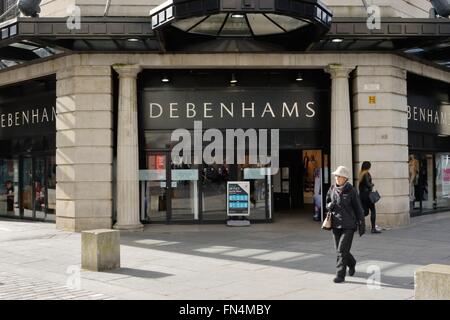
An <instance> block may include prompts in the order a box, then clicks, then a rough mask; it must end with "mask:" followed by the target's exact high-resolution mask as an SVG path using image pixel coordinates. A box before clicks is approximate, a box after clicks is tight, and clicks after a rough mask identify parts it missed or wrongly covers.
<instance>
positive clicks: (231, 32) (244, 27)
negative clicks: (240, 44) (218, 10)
mask: <svg viewBox="0 0 450 320" xmlns="http://www.w3.org/2000/svg"><path fill="white" fill-rule="evenodd" d="M220 35H221V36H250V35H251V32H250V28H249V27H248V24H247V20H245V17H244V15H238V16H236V17H234V16H233V15H230V16H228V19H227V22H226V23H225V26H224V27H223V29H222V32H220Z"/></svg>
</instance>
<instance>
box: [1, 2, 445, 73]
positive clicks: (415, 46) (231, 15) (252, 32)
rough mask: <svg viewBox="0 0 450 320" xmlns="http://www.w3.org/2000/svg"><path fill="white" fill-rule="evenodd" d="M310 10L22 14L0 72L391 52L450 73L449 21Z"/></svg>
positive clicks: (4, 47) (4, 29) (9, 33)
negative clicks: (70, 61) (123, 59)
mask: <svg viewBox="0 0 450 320" xmlns="http://www.w3.org/2000/svg"><path fill="white" fill-rule="evenodd" d="M188 2H189V1H188ZM298 2H299V3H300V2H302V1H298ZM189 3H190V2H189ZM208 3H209V1H208ZM218 3H219V4H220V3H222V2H218ZM233 3H234V1H233ZM236 3H239V4H241V1H239V2H236ZM242 3H243V4H245V1H244V2H242ZM271 3H274V4H275V6H276V4H277V2H274V1H272V2H271ZM305 3H306V1H305ZM308 3H309V4H311V3H315V1H309V2H308ZM172 7H173V6H172ZM199 8H200V9H201V6H200V7H199ZM271 8H272V7H271ZM312 8H314V10H316V11H310V13H312V12H315V18H313V16H312V15H310V16H308V15H307V14H305V15H303V16H301V15H300V14H298V15H297V14H294V13H290V14H289V15H288V14H286V12H284V13H283V12H281V11H276V9H273V10H272V9H270V10H272V11H266V12H263V13H261V12H259V13H258V12H256V11H254V10H243V9H242V8H240V9H239V8H238V9H236V11H232V10H231V9H230V11H226V12H222V13H220V12H219V13H217V11H213V10H212V11H211V12H209V11H206V13H205V10H206V9H202V10H203V11H201V10H200V9H198V10H200V11H195V12H197V14H198V16H193V15H192V14H191V13H189V12H191V11H184V15H183V18H179V19H178V18H175V17H176V15H175V13H174V15H173V18H171V19H170V20H169V21H167V19H166V20H163V19H161V20H157V21H156V24H153V26H154V28H152V21H153V22H155V21H154V20H153V19H154V18H150V17H134V18H133V17H92V18H90V17H84V18H83V21H82V22H83V23H82V24H81V28H79V29H73V30H71V29H69V28H68V27H67V19H66V18H22V17H20V18H15V19H12V20H9V21H6V22H4V23H2V24H0V35H1V39H0V70H1V69H5V68H9V67H14V66H17V65H22V64H27V63H33V62H36V61H43V60H45V59H52V58H54V57H55V56H61V55H65V54H71V53H83V52H98V53H135V52H140V53H142V52H155V53H157V52H160V53H161V52H190V53H192V52H194V53H195V52H198V53H201V52H234V53H236V52H240V53H252V52H278V53H281V52H309V53H314V52H389V53H394V54H401V55H407V56H409V57H413V58H416V59H420V61H422V62H424V63H431V64H433V65H435V66H437V67H440V68H443V69H445V70H449V68H450V20H449V19H445V18H439V19H438V18H433V19H431V18H430V19H402V18H390V19H388V18H385V19H382V21H381V28H380V29H377V30H370V29H368V27H367V24H366V20H367V19H366V18H333V21H332V22H330V21H329V19H330V18H331V15H328V14H329V12H328V11H326V8H324V7H321V6H320V5H319V4H318V2H317V4H316V5H315V6H313V7H312ZM155 9H156V8H155ZM259 9H261V8H259ZM319 9H320V10H321V11H320V12H321V13H320V17H321V19H318V16H317V13H318V12H319V11H318V10H319ZM220 10H222V9H220ZM227 10H228V9H227ZM255 10H256V9H255ZM152 12H154V11H153V10H152ZM164 12H165V11H164ZM173 12H174V11H173ZM188 13H189V14H188ZM160 14H161V12H160V13H158V19H159V15H160ZM164 14H165V17H168V16H169V15H168V14H167V13H166V12H165V13H164ZM235 15H236V16H235ZM161 18H163V16H162V15H161ZM210 19H211V20H210ZM209 20H210V21H209ZM208 21H209V22H208ZM260 21H264V23H263V24H261V23H258V22H260ZM216 22H217V23H216ZM219 22H220V23H219ZM202 23H206V25H204V26H202ZM330 23H331V24H330ZM219 24H220V27H218V28H217V26H218V25H219ZM262 25H263V26H262ZM227 26H229V27H227Z"/></svg>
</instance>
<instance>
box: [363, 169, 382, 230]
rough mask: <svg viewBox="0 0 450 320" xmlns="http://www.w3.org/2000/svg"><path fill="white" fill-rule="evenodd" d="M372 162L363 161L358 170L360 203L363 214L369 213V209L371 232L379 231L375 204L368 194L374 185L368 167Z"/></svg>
mask: <svg viewBox="0 0 450 320" xmlns="http://www.w3.org/2000/svg"><path fill="white" fill-rule="evenodd" d="M371 167H372V164H371V163H370V162H369V161H364V162H363V163H362V165H361V171H360V172H359V185H358V188H359V196H360V198H361V204H362V206H363V209H364V215H365V216H367V215H369V210H370V224H371V225H372V230H371V233H381V231H379V230H377V228H376V227H377V225H376V218H377V211H376V209H375V204H374V203H372V202H371V201H370V198H369V194H370V193H371V192H372V191H373V187H374V186H375V185H374V184H373V183H372V176H371V175H370V172H369V170H370V168H371Z"/></svg>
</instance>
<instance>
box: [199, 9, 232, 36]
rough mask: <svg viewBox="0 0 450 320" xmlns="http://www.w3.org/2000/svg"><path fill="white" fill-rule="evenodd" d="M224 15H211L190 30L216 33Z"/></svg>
mask: <svg viewBox="0 0 450 320" xmlns="http://www.w3.org/2000/svg"><path fill="white" fill-rule="evenodd" d="M226 16H227V14H226V13H220V14H215V15H212V16H210V17H209V18H208V19H206V20H205V21H203V22H202V23H200V24H199V25H198V26H196V27H195V28H193V29H192V30H191V32H194V33H205V34H210V35H217V33H218V32H219V30H220V27H221V26H222V24H223V21H224V20H225V18H226Z"/></svg>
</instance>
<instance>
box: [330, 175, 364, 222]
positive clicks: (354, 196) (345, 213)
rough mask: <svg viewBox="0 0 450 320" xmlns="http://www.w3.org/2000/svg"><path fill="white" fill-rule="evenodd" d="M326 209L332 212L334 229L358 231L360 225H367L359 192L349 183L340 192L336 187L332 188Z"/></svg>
mask: <svg viewBox="0 0 450 320" xmlns="http://www.w3.org/2000/svg"><path fill="white" fill-rule="evenodd" d="M326 208H327V210H328V211H329V212H331V224H332V226H333V228H336V229H351V230H356V229H357V226H358V224H361V225H364V224H365V220H364V211H363V209H362V207H361V203H360V201H359V196H358V192H357V191H356V189H355V188H354V187H353V186H352V185H351V184H350V183H349V182H347V183H346V184H345V185H344V187H343V188H342V191H339V189H338V188H337V187H336V185H332V186H331V187H330V189H329V190H328V193H327V198H326Z"/></svg>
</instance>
